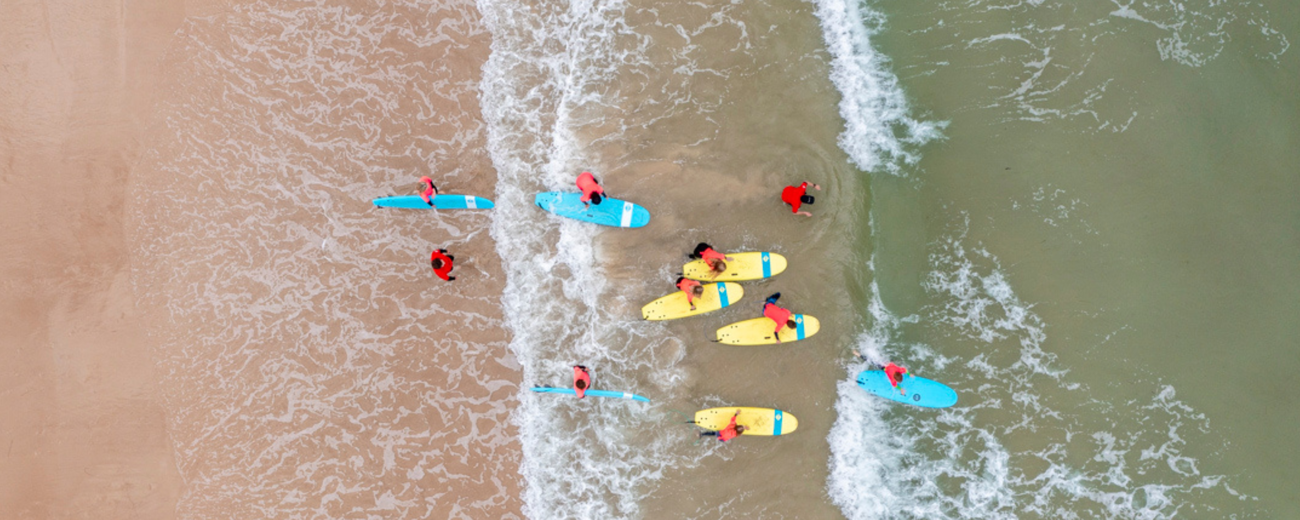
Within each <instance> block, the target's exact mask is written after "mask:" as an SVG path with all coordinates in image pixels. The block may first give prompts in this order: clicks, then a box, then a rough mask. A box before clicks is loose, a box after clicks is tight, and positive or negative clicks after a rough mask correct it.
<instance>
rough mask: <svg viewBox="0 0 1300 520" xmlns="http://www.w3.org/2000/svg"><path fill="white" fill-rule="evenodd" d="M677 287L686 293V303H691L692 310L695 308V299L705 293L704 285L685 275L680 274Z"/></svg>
mask: <svg viewBox="0 0 1300 520" xmlns="http://www.w3.org/2000/svg"><path fill="white" fill-rule="evenodd" d="M677 288H678V289H681V290H682V292H684V293H686V303H688V304H690V305H691V310H695V299H696V298H699V297H700V295H702V294H704V286H703V285H700V282H697V281H695V280H692V279H690V278H687V277H685V276H678V277H677Z"/></svg>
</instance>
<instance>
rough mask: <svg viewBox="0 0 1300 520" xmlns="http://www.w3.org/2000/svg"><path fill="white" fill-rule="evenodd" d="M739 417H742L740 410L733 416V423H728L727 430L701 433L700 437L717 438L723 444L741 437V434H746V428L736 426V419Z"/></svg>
mask: <svg viewBox="0 0 1300 520" xmlns="http://www.w3.org/2000/svg"><path fill="white" fill-rule="evenodd" d="M739 416H740V410H736V413H735V414H732V416H731V422H730V423H727V427H726V428H723V429H721V430H718V431H716V432H700V437H717V438H718V440H719V441H722V442H727V441H729V440H731V439H734V438H736V437H739V436H740V434H742V433H745V427H744V426H741V425H739V424H736V417H739Z"/></svg>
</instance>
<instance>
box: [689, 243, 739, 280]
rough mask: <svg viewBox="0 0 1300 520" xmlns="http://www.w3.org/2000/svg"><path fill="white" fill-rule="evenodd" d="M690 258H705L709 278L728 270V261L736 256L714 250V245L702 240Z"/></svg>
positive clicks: (733, 259)
mask: <svg viewBox="0 0 1300 520" xmlns="http://www.w3.org/2000/svg"><path fill="white" fill-rule="evenodd" d="M687 256H689V257H690V258H693V259H698V260H704V263H705V265H708V266H709V275H710V276H709V278H717V277H718V275H720V274H722V273H723V272H726V270H727V262H732V261H735V260H736V259H735V258H732V257H729V256H727V255H724V254H722V253H719V252H717V251H715V250H713V246H711V245H708V244H706V243H704V242H700V243H699V244H697V245H696V246H695V251H694V252H693V253H691V254H690V255H687Z"/></svg>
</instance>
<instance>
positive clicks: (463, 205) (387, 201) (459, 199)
mask: <svg viewBox="0 0 1300 520" xmlns="http://www.w3.org/2000/svg"><path fill="white" fill-rule="evenodd" d="M372 202H374V203H375V205H376V206H379V207H381V208H406V209H492V207H493V204H492V201H490V200H487V199H485V198H483V197H475V196H473V195H434V196H433V205H434V207H432V208H431V207H429V205H428V204H425V203H424V199H422V198H420V196H419V195H401V196H397V197H382V198H378V199H375V200H374V201H372Z"/></svg>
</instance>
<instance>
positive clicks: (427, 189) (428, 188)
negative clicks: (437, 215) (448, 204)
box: [420, 177, 438, 208]
mask: <svg viewBox="0 0 1300 520" xmlns="http://www.w3.org/2000/svg"><path fill="white" fill-rule="evenodd" d="M437 196H438V187H437V186H434V185H433V179H430V178H428V177H420V198H422V199H424V203H425V204H428V205H429V207H430V208H432V207H434V205H433V197H437Z"/></svg>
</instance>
